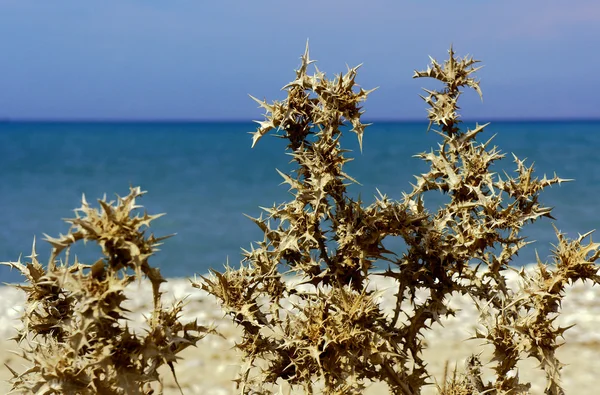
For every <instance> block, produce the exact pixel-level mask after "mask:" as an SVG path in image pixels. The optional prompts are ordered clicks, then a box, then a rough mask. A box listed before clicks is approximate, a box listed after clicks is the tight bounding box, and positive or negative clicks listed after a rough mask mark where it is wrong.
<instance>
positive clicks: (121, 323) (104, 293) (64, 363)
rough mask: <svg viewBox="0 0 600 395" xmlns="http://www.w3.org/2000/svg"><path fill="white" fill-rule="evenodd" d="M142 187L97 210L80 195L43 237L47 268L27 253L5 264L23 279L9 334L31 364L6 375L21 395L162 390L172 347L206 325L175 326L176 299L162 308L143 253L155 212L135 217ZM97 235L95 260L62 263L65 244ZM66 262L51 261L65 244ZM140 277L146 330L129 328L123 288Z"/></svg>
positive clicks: (152, 247) (153, 242) (149, 251)
mask: <svg viewBox="0 0 600 395" xmlns="http://www.w3.org/2000/svg"><path fill="white" fill-rule="evenodd" d="M143 193H144V192H142V191H141V190H140V188H139V187H136V188H131V190H130V193H129V194H128V195H127V196H126V197H124V198H120V197H119V198H118V201H117V203H116V204H115V203H114V202H107V201H106V198H104V199H103V200H100V201H99V203H100V206H101V210H97V209H95V208H92V207H90V205H89V204H88V203H87V202H86V200H85V196H84V197H83V201H82V206H81V207H80V208H78V209H76V210H75V212H76V218H73V219H68V220H66V222H68V223H70V224H71V228H70V230H69V232H68V233H67V234H66V235H64V236H63V235H61V236H60V237H58V238H53V237H50V236H46V239H47V241H48V242H49V243H50V244H51V245H52V253H51V256H50V260H49V263H48V266H47V268H44V266H43V265H42V264H41V263H40V262H39V261H38V259H37V254H36V252H35V241H34V245H33V251H32V253H31V255H30V256H29V257H28V258H29V261H28V262H26V263H21V261H20V260H19V261H18V262H6V263H4V264H5V265H9V266H11V267H13V268H16V269H18V270H19V271H20V272H21V274H22V275H23V276H25V278H26V280H27V283H26V284H25V285H17V287H18V288H20V289H22V290H23V291H25V293H26V295H27V301H26V303H25V309H24V313H23V316H22V318H21V320H22V321H23V324H24V327H23V328H22V329H21V330H19V332H18V334H17V336H16V337H15V338H14V340H15V341H17V342H18V344H19V345H20V347H21V348H22V354H21V356H22V357H23V358H24V359H25V360H26V361H28V362H29V363H30V367H29V368H28V369H27V370H25V371H24V372H21V373H18V372H16V371H15V370H14V369H12V368H10V367H9V369H10V370H11V372H12V373H13V376H14V377H13V379H12V380H11V381H12V384H13V387H12V390H13V391H12V392H13V393H25V394H39V395H42V394H43V395H51V394H79V395H86V394H89V395H92V394H152V393H156V390H158V392H159V393H162V385H161V382H160V377H159V374H158V372H157V370H158V368H159V367H160V366H163V365H165V364H166V365H169V366H170V368H171V370H172V372H173V375H174V374H175V372H174V370H173V369H174V368H173V364H174V363H175V362H176V360H177V358H178V357H177V354H178V353H179V352H180V351H182V350H183V349H185V348H187V347H189V346H191V345H195V344H196V342H197V341H198V340H199V339H201V338H202V337H204V336H205V334H206V333H209V332H211V331H212V329H211V328H206V327H203V326H200V325H198V324H197V323H196V322H189V323H185V324H184V323H181V322H180V320H179V316H180V314H181V311H182V309H183V307H184V306H183V303H182V302H181V301H180V302H177V303H175V304H174V305H173V306H172V307H169V308H166V307H164V306H163V305H162V303H161V292H160V291H159V288H160V285H161V283H163V282H165V279H163V277H162V276H161V274H160V271H159V270H158V269H157V268H154V267H152V266H150V264H149V258H150V257H151V256H152V255H153V254H154V253H155V252H156V251H158V250H157V247H158V246H159V245H160V244H161V241H162V240H163V239H165V238H166V237H159V238H157V237H155V236H154V235H152V234H151V235H146V228H148V227H149V226H150V222H151V221H153V220H154V219H156V218H158V217H159V216H160V215H148V214H147V213H144V215H139V214H137V215H135V216H134V215H133V212H134V211H135V210H136V209H138V208H140V207H141V206H138V205H136V198H138V197H140V196H141V195H142V194H143ZM82 240H83V241H84V242H95V243H97V244H98V245H99V246H100V247H101V248H102V253H103V255H104V257H103V258H101V259H99V260H98V261H96V262H95V263H94V264H93V265H85V264H83V263H80V262H78V260H77V259H75V262H74V263H72V264H69V262H68V249H69V248H70V247H71V246H72V245H73V244H74V243H76V242H78V241H82ZM65 250H66V252H67V254H66V259H65V262H61V263H58V262H57V258H58V256H59V254H61V252H63V251H65ZM142 276H146V277H147V278H148V279H150V282H151V284H152V295H148V297H151V298H152V300H153V306H154V307H153V310H152V311H151V313H150V315H149V316H148V317H147V319H146V320H147V329H146V333H145V334H143V335H142V334H139V333H136V332H134V331H132V330H131V329H130V328H129V327H128V325H127V322H128V318H127V313H128V310H127V309H125V308H124V307H123V302H124V301H125V300H126V299H127V298H126V296H125V294H124V291H125V289H126V288H127V287H128V285H130V284H131V283H132V282H134V281H136V280H141V279H142Z"/></svg>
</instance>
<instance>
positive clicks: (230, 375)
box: [0, 278, 600, 395]
mask: <svg viewBox="0 0 600 395" xmlns="http://www.w3.org/2000/svg"><path fill="white" fill-rule="evenodd" d="M148 285H149V284H148V283H142V289H132V290H131V292H130V293H129V296H130V297H131V298H132V299H131V300H130V301H128V303H129V308H130V309H131V310H132V311H133V312H134V313H133V314H132V316H131V318H132V319H133V320H134V322H138V323H139V322H141V317H142V314H143V313H147V312H148V311H149V310H150V307H151V297H150V295H151V293H150V290H149V287H148ZM372 285H373V284H372ZM392 285H393V283H391V282H389V281H385V280H383V279H381V278H378V279H377V280H376V282H375V285H374V286H376V287H377V288H378V289H386V288H387V289H389V292H387V293H386V294H385V296H384V298H383V299H382V306H383V308H384V311H390V309H391V308H392V307H393V306H392V301H391V298H390V295H391V294H392V293H393V288H391V287H392ZM135 288H137V286H136V287H135ZM161 289H162V290H164V291H167V293H166V294H165V296H164V298H165V301H171V300H173V297H175V298H182V297H184V296H185V295H187V294H189V295H190V296H189V297H188V299H187V301H188V304H187V306H186V309H185V310H184V316H183V319H184V321H185V320H188V319H189V320H191V319H198V322H199V323H200V324H203V325H210V324H211V323H215V324H218V325H219V330H220V331H221V332H222V333H224V334H226V335H227V336H226V337H227V339H222V338H220V337H217V336H212V335H209V336H207V337H206V338H204V339H203V340H201V341H200V342H199V343H198V347H197V348H190V349H187V350H185V351H184V352H183V353H182V354H181V356H182V357H183V360H181V361H180V362H179V363H178V364H177V365H176V366H175V369H176V374H177V377H178V379H179V383H180V384H181V385H182V387H183V390H184V394H186V395H188V394H208V395H210V394H214V395H216V394H223V395H225V394H233V393H237V391H236V390H235V385H234V384H233V383H232V382H231V380H232V379H234V378H235V376H236V373H237V371H238V369H239V368H238V366H239V361H240V357H239V355H238V353H237V351H235V350H234V349H233V346H234V343H235V341H236V340H238V339H239V337H238V336H239V334H240V330H239V328H236V327H234V326H233V325H232V324H231V322H230V321H229V320H227V319H223V318H222V313H221V311H220V310H219V308H218V305H217V304H216V302H215V301H214V299H213V298H212V297H210V296H208V295H207V294H206V293H205V292H202V291H200V290H198V289H194V288H192V287H191V285H190V283H189V281H188V280H184V279H172V280H169V282H168V283H166V284H163V288H161ZM23 301H24V295H23V294H22V292H21V291H18V290H14V289H11V288H9V287H0V338H1V339H7V338H9V337H10V336H12V335H13V334H14V329H12V328H13V327H14V326H15V325H17V324H18V323H19V322H18V320H17V318H18V316H19V315H20V309H21V308H22V307H20V306H22V305H23ZM451 305H452V307H455V308H459V309H461V311H460V312H459V313H458V314H457V316H456V317H453V318H449V319H444V320H443V324H444V328H442V327H441V326H439V325H434V326H433V329H432V330H431V331H430V332H429V333H428V334H427V339H428V345H429V347H428V348H427V349H426V351H425V354H424V356H425V360H426V361H427V362H428V368H429V369H430V372H431V373H432V375H433V377H435V378H437V379H438V380H441V378H442V376H443V370H444V365H445V363H446V361H449V362H450V366H451V367H453V366H454V364H455V363H458V365H459V367H460V366H462V365H463V364H464V360H465V358H466V357H467V356H469V355H470V354H471V353H473V352H479V351H481V350H482V348H478V347H477V345H478V344H481V341H479V340H469V341H465V340H464V339H466V338H468V337H469V336H470V335H471V334H473V330H474V328H475V326H476V324H477V322H476V310H475V307H474V306H473V304H472V303H471V302H470V301H469V299H467V298H465V297H462V296H453V297H452V298H451ZM15 306H16V308H15ZM562 307H563V309H562V311H563V313H562V314H561V316H560V317H559V318H558V319H557V322H558V324H560V325H561V326H566V325H570V324H573V323H576V324H577V325H576V326H575V327H573V328H571V329H570V330H568V331H567V332H566V334H565V340H566V344H565V345H564V346H563V347H561V348H560V349H559V350H558V357H559V359H560V360H561V361H562V362H563V363H565V364H567V366H566V367H565V368H564V369H563V373H562V377H563V383H564V387H565V389H566V391H567V393H570V394H584V395H585V394H590V395H591V394H597V393H600V390H599V389H598V388H597V386H598V384H597V383H598V374H599V373H598V372H600V287H592V286H591V284H589V283H588V284H581V283H578V284H576V285H575V286H573V287H572V288H570V289H569V291H568V292H567V297H566V299H565V300H564V303H563V306H562ZM15 309H16V310H15ZM133 326H134V327H135V324H134V325H133ZM16 349H17V348H16V345H15V343H12V342H8V341H3V342H0V366H1V367H0V380H2V381H1V382H0V394H5V393H8V390H9V388H10V387H9V385H8V384H7V383H6V382H4V380H6V379H8V378H9V377H10V372H9V371H8V369H6V367H4V363H8V364H9V365H10V366H11V367H12V368H14V369H16V370H17V371H21V370H23V368H24V365H23V363H22V360H21V359H20V358H19V357H17V356H14V355H13V354H12V353H10V352H9V350H16ZM483 350H484V355H483V356H484V357H485V356H486V355H489V352H490V347H489V346H486V347H485V348H484V349H483ZM537 365H538V363H537V361H535V360H533V359H528V360H525V361H522V363H521V365H520V375H521V378H522V379H523V380H524V381H530V382H532V393H533V394H542V393H543V386H544V377H543V374H542V373H540V371H539V370H537V369H535V367H536V366H537ZM486 372H487V374H490V373H491V371H489V370H486ZM490 377H491V376H490ZM163 378H164V379H165V394H169V395H170V394H179V390H178V389H177V387H176V386H175V383H174V380H173V379H172V376H171V373H170V371H169V370H168V368H165V369H163ZM284 388H286V387H284ZM283 393H284V394H285V393H287V392H286V391H285V390H284V392H283ZM296 393H301V391H297V392H296ZM366 393H367V394H380V393H382V394H384V393H388V392H387V391H386V386H385V385H382V384H373V385H372V386H370V387H369V389H368V391H367V392H366ZM424 393H435V388H434V386H429V387H427V389H426V390H425V391H424Z"/></svg>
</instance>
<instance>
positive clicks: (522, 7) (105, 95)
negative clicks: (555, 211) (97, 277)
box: [0, 0, 600, 121]
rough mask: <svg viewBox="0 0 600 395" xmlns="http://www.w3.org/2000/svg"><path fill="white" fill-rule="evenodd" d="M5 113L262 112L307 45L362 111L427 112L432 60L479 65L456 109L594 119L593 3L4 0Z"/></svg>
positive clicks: (204, 115) (0, 92) (406, 115)
mask: <svg viewBox="0 0 600 395" xmlns="http://www.w3.org/2000/svg"><path fill="white" fill-rule="evenodd" d="M0 37H1V38H0V59H1V60H0V62H1V63H0V118H3V117H4V118H6V117H10V118H17V119H23V118H26V119H198V120H208V119H236V120H250V119H259V118H261V115H262V110H261V109H258V108H257V106H256V103H255V102H253V101H252V100H251V99H250V98H249V97H248V94H252V95H253V96H256V97H259V98H264V97H266V98H268V99H269V100H272V99H282V98H283V97H284V95H283V93H282V92H281V91H280V88H281V87H282V86H283V85H285V84H286V83H287V82H289V81H291V80H292V79H293V77H294V73H293V70H294V69H295V68H296V67H297V66H298V65H299V57H300V55H301V54H302V52H303V50H304V45H305V42H306V40H307V39H310V47H311V57H312V58H314V59H317V60H318V63H317V65H318V67H319V68H320V69H321V70H323V71H325V72H326V73H327V74H328V75H330V76H332V75H333V74H334V73H338V72H340V71H345V70H346V64H348V65H350V66H354V65H357V64H359V63H363V64H364V65H363V67H362V68H361V70H360V72H359V75H358V77H357V82H358V83H359V84H360V85H361V86H362V87H364V88H365V89H369V88H373V87H376V86H379V89H378V90H377V91H375V92H374V93H373V94H371V96H370V98H369V100H368V101H367V103H366V104H365V107H364V108H365V110H366V114H365V118H370V119H423V120H424V119H425V118H424V117H425V114H426V113H425V107H426V106H425V103H424V102H422V101H421V99H420V98H419V97H418V94H419V93H420V87H422V86H426V87H428V88H435V87H436V85H435V83H434V84H432V83H429V82H427V81H426V80H423V79H420V80H412V79H411V76H412V73H413V70H414V69H417V68H418V69H422V68H425V67H426V66H427V64H428V55H431V56H433V57H435V58H437V59H438V60H443V59H444V57H445V56H446V50H447V49H448V47H449V45H450V44H451V43H452V44H453V45H454V48H455V51H456V52H457V54H458V55H465V54H471V55H474V56H475V58H477V59H481V60H482V62H483V64H484V65H485V67H484V68H483V69H482V70H480V72H479V77H480V78H481V80H482V82H481V87H482V90H483V93H484V102H483V103H481V102H480V101H479V99H478V97H477V95H476V94H474V93H472V92H469V93H466V94H465V95H464V96H463V101H462V108H463V111H462V114H463V117H464V118H469V119H475V120H481V121H485V120H486V119H506V118H509V119H522V118H581V117H584V118H600V99H599V96H598V92H600V72H599V70H600V51H599V50H598V48H600V1H598V0H572V1H564V0H527V1H522V0H519V1H515V0H504V1H489V0H488V1H486V0H471V1H466V0H465V1H458V0H457V1H446V0H444V1H441V0H439V1H438V0H435V1H427V2H425V1H417V0H371V1H357V0H344V1H337V0H336V1H332V0H320V1H315V0H304V1H302V2H297V1H285V0H278V1H277V0H272V1H266V0H253V1H242V0H236V1H233V0H220V1H211V2H208V1H203V0H168V1H167V0H163V1H156V0H139V1H129V0H118V1H113V0H102V1H98V0H87V1H81V0H53V1H39V0H38V1H30V0H0Z"/></svg>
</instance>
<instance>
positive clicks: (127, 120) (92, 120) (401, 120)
mask: <svg viewBox="0 0 600 395" xmlns="http://www.w3.org/2000/svg"><path fill="white" fill-rule="evenodd" d="M461 121H462V123H472V122H481V120H480V119H474V118H466V119H461ZM255 122H256V121H255V120H252V119H242V118H229V119H227V118H11V117H0V124H2V123H255ZM363 122H364V123H428V120H423V119H422V118H420V119H417V118H366V119H364V120H363ZM488 122H503V123H509V122H511V123H512V122H522V123H527V122H545V123H546V122H548V123H549V122H600V116H599V117H555V118H552V117H531V118H527V117H506V118H488V119H486V120H485V122H483V123H488Z"/></svg>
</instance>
